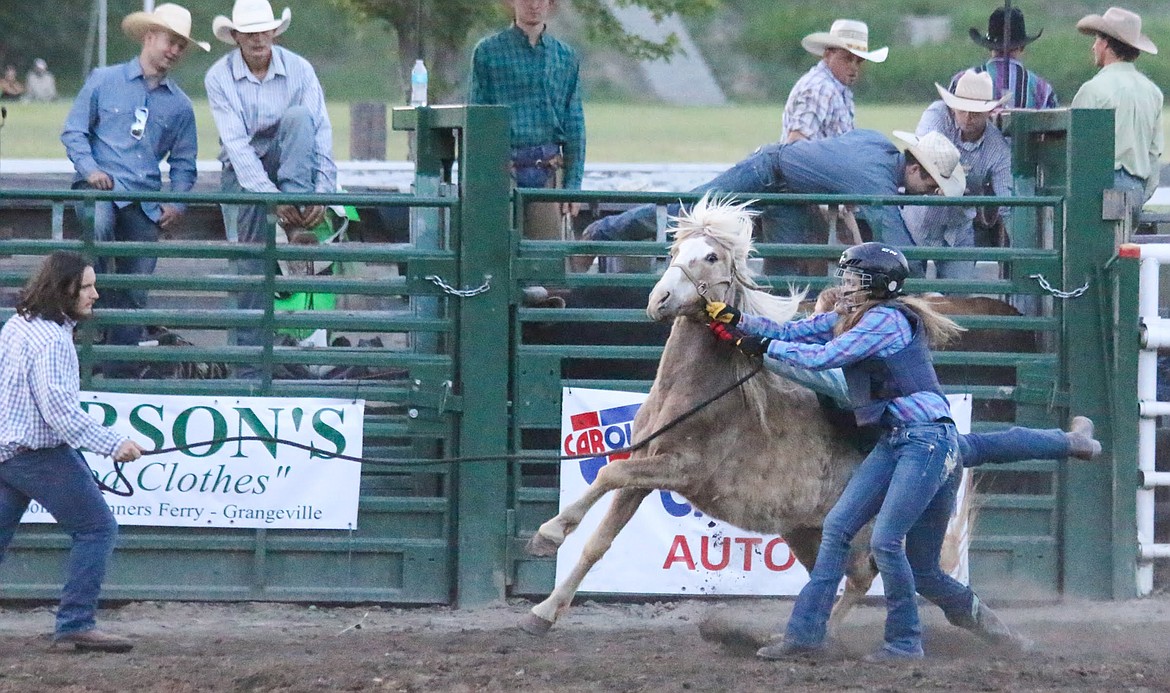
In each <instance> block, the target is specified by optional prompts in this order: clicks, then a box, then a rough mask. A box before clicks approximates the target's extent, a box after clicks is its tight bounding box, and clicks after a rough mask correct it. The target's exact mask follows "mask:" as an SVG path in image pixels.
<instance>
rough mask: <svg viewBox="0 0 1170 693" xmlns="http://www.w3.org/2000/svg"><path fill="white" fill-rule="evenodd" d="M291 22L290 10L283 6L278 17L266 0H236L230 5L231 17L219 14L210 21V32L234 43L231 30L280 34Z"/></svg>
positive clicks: (218, 37) (246, 32)
mask: <svg viewBox="0 0 1170 693" xmlns="http://www.w3.org/2000/svg"><path fill="white" fill-rule="evenodd" d="M291 22H292V10H290V9H289V8H287V7H286V8H284V12H281V13H280V19H277V18H276V16H275V15H274V14H273V13H272V3H270V2H268V0H236V4H235V5H233V6H232V18H231V19H228V18H227V17H225V16H223V15H219V16H218V17H216V18H215V20H214V21H212V22H211V33H213V34H215V38H217V39H219V40H220V41H223V42H224V43H226V44H229V45H232V46H234V45H236V40H235V39H233V38H232V32H233V31H238V32H240V33H241V34H258V33H260V32H262V31H271V30H273V29H275V30H276V35H277V36H280V35H281V34H283V33H284V32H285V30H287V29H288V25H289V23H291Z"/></svg>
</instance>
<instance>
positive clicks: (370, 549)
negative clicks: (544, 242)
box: [0, 190, 507, 604]
mask: <svg viewBox="0 0 1170 693" xmlns="http://www.w3.org/2000/svg"><path fill="white" fill-rule="evenodd" d="M111 194H112V193H101V192H93V191H90V192H80V193H79V192H74V191H25V190H21V191H15V190H0V198H3V199H5V200H27V199H35V200H52V201H53V205H54V209H56V208H57V207H59V206H61V205H62V201H67V203H68V204H71V203H73V202H76V201H79V200H80V201H82V202H85V201H90V202H92V200H95V199H113V198H111V197H110V196H111ZM118 195H119V199H121V198H123V197H133V198H134V199H138V198H142V199H146V198H148V197H155V198H158V199H169V198H170V196H169V195H164V194H157V195H155V194H141V195H129V194H126V193H119V194H118ZM295 197H299V198H300V199H299V200H284V198H283V197H281V196H276V195H274V196H271V197H265V196H255V195H234V196H217V195H214V194H212V195H199V194H193V195H187V196H185V201H188V202H189V203H191V204H193V205H195V204H200V205H211V204H215V203H217V202H218V201H220V200H222V199H226V200H228V201H232V202H257V201H263V202H270V201H273V200H276V199H281V200H283V201H296V202H299V203H301V204H319V203H322V202H326V201H329V202H334V201H338V202H347V203H353V204H361V205H364V206H378V205H394V206H407V207H411V208H425V209H430V210H434V211H435V214H436V215H439V216H449V215H451V212H449V211H447V210H457V209H458V207H459V199H458V198H457V197H455V196H448V197H440V196H438V195H430V196H426V195H416V196H407V195H400V194H393V195H348V194H347V195H337V196H295ZM503 197H504V198H505V200H506V195H505V196H503ZM454 216H456V217H457V214H456V215H454ZM503 219H504V220H505V222H506V219H507V217H506V216H504V217H503ZM57 230H59V227H58V229H57ZM52 233H53V234H55V235H56V236H57V238H58V240H30V239H20V238H17V239H11V240H5V241H0V254H3V255H7V256H9V257H8V259H6V260H5V263H4V267H3V268H0V297H2V299H0V305H9V306H10V305H12V304H13V299H14V296H15V291H16V289H17V288H18V287H19V286H21V285H22V284H23V282H24V281H25V279H26V278H27V276H28V274H29V272H30V271H31V270H32V269H33V268H34V267H35V266H36V264H37V263H38V262H39V258H40V257H41V256H43V255H45V254H47V253H49V252H51V251H52V250H54V249H57V248H69V249H76V250H82V251H84V252H87V253H89V254H91V255H93V256H114V255H119V256H121V255H138V256H156V257H160V258H162V259H161V260H160V264H159V268H158V270H156V273H155V274H154V275H153V276H145V277H139V276H134V277H132V276H122V275H117V276H114V275H102V276H101V277H100V278H99V285H100V287H102V288H107V287H117V288H141V289H149V290H150V291H151V296H152V305H155V304H157V305H158V306H159V307H152V308H150V309H146V310H140V311H133V310H118V311H115V310H99V311H97V313H96V316H95V319H94V320H93V321H90V322H89V323H87V324H86V325H85V327H84V328H83V329H81V330H79V342H78V350H79V356H80V361H81V364H82V373H83V387H85V388H87V389H90V390H98V391H113V392H126V393H137V394H141V395H142V396H143V398H144V399H149V398H150V397H151V396H153V395H156V394H186V395H190V394H205V395H215V396H232V395H257V396H288V397H342V398H350V397H353V398H361V399H364V400H366V420H365V422H364V424H365V425H364V430H365V440H364V454H365V455H366V456H367V457H377V458H388V459H393V460H399V461H401V464H400V465H399V466H394V467H383V466H370V465H367V466H366V467H365V468H364V470H363V474H362V477H361V488H360V493H359V498H360V500H359V507H358V526H357V528H356V529H353V530H352V531H332V530H330V531H324V530H319V531H308V530H237V529H188V528H167V527H140V526H127V527H123V528H122V532H121V534H120V539H119V546H118V550H117V552H116V554H115V558H114V560H113V562H112V564H111V570H110V574H109V576H108V579H107V581H106V585H105V589H104V591H103V595H104V596H105V597H106V598H108V599H225V600H278V601H329V602H360V601H385V602H394V603H404V604H407V603H423V604H434V603H440V604H446V603H452V602H453V601H454V599H455V594H456V591H457V585H456V574H455V570H454V568H455V561H454V558H453V556H454V546H455V537H456V534H455V531H456V522H455V508H454V500H455V498H456V496H457V494H456V491H455V480H454V477H453V475H452V474H451V472H450V470H449V469H447V468H446V467H444V466H441V465H440V466H431V467H424V468H420V467H417V466H414V464H413V463H415V462H418V461H422V460H427V459H432V458H436V457H442V456H444V455H447V454H449V453H450V452H451V451H454V450H457V449H458V448H459V434H458V430H459V421H458V417H459V414H460V411H461V410H462V409H463V407H464V399H463V397H462V395H461V393H459V392H457V391H456V390H455V389H454V387H453V385H452V383H453V382H454V381H455V380H456V373H457V366H456V360H457V351H456V346H457V344H458V343H459V339H458V337H459V335H458V325H459V322H458V319H457V318H458V316H456V315H455V314H454V311H455V310H456V306H455V304H454V303H452V302H451V301H450V300H449V299H448V298H447V297H446V295H445V294H444V293H443V291H442V290H441V289H440V288H439V287H438V286H436V285H435V284H434V282H433V281H431V280H430V279H428V277H430V276H445V277H449V278H451V279H452V280H454V281H458V278H459V271H460V263H459V253H458V252H457V250H456V249H455V248H454V247H453V246H452V245H451V244H450V243H449V242H448V240H447V239H445V238H444V239H440V240H441V241H442V242H441V243H435V244H433V245H432V246H429V247H419V246H418V245H417V244H390V243H361V244H358V243H341V244H336V245H319V246H318V245H314V246H293V245H284V244H276V243H275V241H274V237H273V236H272V235H271V234H270V236H269V239H268V243H267V244H265V245H260V246H241V245H237V244H232V243H226V242H207V241H197V242H190V241H174V240H164V241H160V242H158V243H152V244H136V243H117V242H107V243H101V242H95V241H94V240H93V239H92V238H87V237H84V232H83V236H82V237H81V238H74V237H71V236H70V235H69V234H64V233H56V231H53V232H52ZM44 235H50V234H44ZM242 257H259V258H262V259H263V260H265V271H264V273H263V274H262V275H255V276H239V275H237V274H235V272H234V270H233V269H232V267H231V264H230V263H231V262H233V261H234V260H235V259H238V258H242ZM312 261H316V262H318V263H324V264H329V263H332V264H333V265H334V268H335V269H336V268H353V267H357V268H358V269H356V270H352V272H351V273H350V274H345V273H338V272H336V271H335V272H334V273H333V274H332V275H329V276H325V275H320V276H319V275H313V274H306V275H303V276H293V275H282V274H278V272H281V271H283V270H280V269H278V268H279V267H280V266H281V263H296V262H300V263H309V262H312ZM241 290H260V291H264V292H265V293H266V294H267V295H271V296H274V297H275V295H276V294H277V292H280V293H281V294H284V295H287V294H290V293H295V292H307V293H314V292H319V293H328V294H331V295H336V296H338V297H339V298H340V299H345V300H346V301H348V303H347V304H346V305H344V306H342V305H338V306H337V307H336V309H335V310H332V311H322V310H293V311H287V312H278V311H276V310H274V308H273V306H272V305H271V304H272V302H271V301H269V302H268V304H269V305H266V306H264V308H263V309H262V310H259V311H243V310H236V309H234V308H232V306H231V303H230V294H231V292H234V291H241ZM416 298H421V299H425V300H427V301H429V302H430V304H431V305H432V306H433V308H434V310H433V311H431V312H430V313H426V314H422V313H418V312H416V311H412V310H411V309H410V302H411V301H412V300H415V299H416ZM11 315H12V310H11V308H8V309H2V308H0V319H7V318H8V317H10V316H11ZM114 324H131V325H148V326H153V325H165V326H166V327H167V329H168V330H169V331H176V332H178V333H180V334H182V335H184V336H188V337H191V338H192V340H191V341H192V342H193V344H192V345H191V346H173V347H154V348H148V347H143V346H110V345H105V344H100V343H95V337H96V335H97V334H98V332H100V330H102V329H103V328H104V327H106V326H109V325H114ZM503 324H506V322H505V323H503ZM257 325H259V326H262V327H263V328H264V330H263V331H264V339H263V345H262V346H255V347H245V346H234V345H232V341H231V339H230V336H229V330H231V329H234V328H241V327H253V326H257ZM315 329H325V330H328V331H329V333H330V334H331V335H332V336H344V337H348V338H350V339H351V340H352V341H353V342H354V343H353V344H351V345H350V346H342V345H335V346H330V347H328V348H320V347H314V348H310V347H302V346H298V345H288V346H285V345H284V343H283V342H281V343H277V338H278V336H279V335H281V334H282V333H284V332H286V331H303V330H315ZM503 329H506V328H503ZM375 337H376V338H378V339H381V340H382V342H381V343H380V344H374V345H369V344H367V345H363V344H360V343H358V342H359V340H361V339H363V338H375ZM424 337H425V338H424ZM114 361H129V362H133V363H136V364H139V365H141V366H143V367H150V368H158V369H160V371H159V373H156V374H149V375H144V376H143V377H141V378H133V379H127V378H112V377H108V376H105V375H102V374H101V373H100V370H99V367H100V364H103V363H109V362H114ZM195 363H201V364H207V363H223V364H226V365H229V366H230V365H232V364H247V365H256V366H259V367H260V369H261V370H262V372H263V374H262V377H260V378H234V377H229V378H225V379H214V380H203V379H191V376H190V375H187V376H186V377H172V374H169V373H167V374H162V370H165V369H168V368H172V367H174V366H175V365H176V364H195ZM295 369H318V370H316V371H307V372H305V373H299V374H297V375H289V372H291V371H293V370H295ZM340 369H347V372H346V373H343V375H345V376H346V377H345V378H344V379H335V378H334V377H332V376H331V377H326V376H325V375H323V373H325V372H326V371H330V370H333V371H337V370H340ZM68 546H69V542H68V539H67V538H66V537H65V536H63V535H62V534H61V533H60V532H59V531H57V529H56V527H55V526H53V525H46V526H27V527H22V528H21V531H20V532H18V534H17V538H16V540H15V541H14V542H13V544H12V546H11V548H10V551H9V553H8V555H7V556H6V560H5V562H4V564H3V565H2V566H0V580H2V581H3V583H4V585H5V595H6V596H8V597H10V598H28V599H54V598H56V596H57V595H58V594H59V591H60V585H59V575H60V564H61V561H62V559H63V556H64V554H65V552H66V551H67V549H68ZM500 554H501V555H502V554H503V551H502V550H501V551H500Z"/></svg>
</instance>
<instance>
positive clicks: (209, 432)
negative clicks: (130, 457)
mask: <svg viewBox="0 0 1170 693" xmlns="http://www.w3.org/2000/svg"><path fill="white" fill-rule="evenodd" d="M144 400H148V401H144ZM81 406H82V408H83V409H85V410H86V411H87V412H88V413H89V414H90V415H91V416H93V417H94V418H95V419H97V420H98V421H100V422H102V423H103V424H105V425H107V426H110V427H112V428H113V429H114V430H116V431H118V432H119V433H123V434H125V435H126V436H127V437H129V438H132V439H133V440H135V441H136V442H138V443H139V444H140V445H142V446H143V447H144V448H146V449H147V450H160V449H163V448H171V447H176V446H178V447H182V446H184V445H190V444H193V443H202V442H204V441H212V442H210V443H209V444H207V445H198V446H196V447H193V448H191V449H189V450H182V451H177V452H169V453H162V454H158V455H144V456H143V457H141V458H140V459H138V460H137V461H134V462H129V463H127V464H126V465H125V466H124V467H123V474H124V475H125V477H126V479H127V480H128V481H129V483H130V486H131V488H132V490H133V492H134V493H133V495H131V496H129V497H121V496H117V495H113V494H110V493H106V494H105V499H106V502H107V503H108V504H109V506H110V509H111V510H112V511H113V513H114V516H115V517H116V518H117V520H118V524H120V525H150V526H156V527H235V528H252V529H260V528H263V529H356V528H357V510H358V493H359V489H360V486H361V465H360V464H359V463H357V462H347V461H342V460H336V459H331V457H330V456H331V455H336V454H344V455H349V456H352V457H361V455H362V419H363V414H364V411H365V402H364V401H361V400H335V399H309V398H292V399H285V398H276V397H187V396H174V395H140V394H136V395H129V394H119V393H112V392H82V393H81ZM236 436H257V437H263V438H281V439H285V440H290V441H293V442H296V443H300V444H302V445H305V446H308V447H309V448H310V450H302V449H300V448H295V447H292V446H289V445H277V444H275V443H263V442H256V441H247V442H239V441H233V442H222V439H224V438H230V437H236ZM216 441H219V442H216ZM84 456H85V459H86V461H87V462H88V463H89V465H90V467H91V468H92V469H93V471H94V474H96V475H97V477H98V478H99V479H100V480H101V481H102V482H103V483H104V484H105V485H107V486H110V487H112V488H114V489H116V490H118V491H123V492H124V491H125V490H126V485H125V482H123V481H120V480H119V479H118V478H117V475H116V474H115V473H114V468H113V461H112V460H111V459H110V458H108V457H102V456H100V455H96V454H94V453H91V452H85V453H84ZM23 521H24V522H52V521H53V518H52V516H51V515H50V514H49V513H48V512H47V511H46V510H45V509H44V508H43V507H41V506H40V505H39V504H37V503H36V502H35V501H34V502H33V503H32V504H31V505H30V506H29V510H28V512H26V513H25V515H24V518H23Z"/></svg>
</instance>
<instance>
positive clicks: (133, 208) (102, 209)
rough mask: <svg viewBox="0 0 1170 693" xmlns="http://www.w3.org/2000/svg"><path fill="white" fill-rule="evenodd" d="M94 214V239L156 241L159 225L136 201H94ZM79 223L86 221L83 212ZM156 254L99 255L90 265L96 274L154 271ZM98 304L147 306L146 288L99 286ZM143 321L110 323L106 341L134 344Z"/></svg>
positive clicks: (133, 306) (129, 306) (119, 306)
mask: <svg viewBox="0 0 1170 693" xmlns="http://www.w3.org/2000/svg"><path fill="white" fill-rule="evenodd" d="M93 212H94V215H93V222H92V223H93V239H94V240H95V241H130V242H138V243H143V242H149V243H156V242H158V234H159V227H158V224H156V223H155V222H154V220H153V219H151V218H150V217H148V216H146V212H144V211H142V206H141V205H139V204H138V203H134V204H131V205H127V206H125V207H117V206H116V205H115V204H114V203H113V202H96V203H95V204H94V210H93ZM79 216H80V218H81V219H82V223H83V224H86V223H88V222H89V219H88V216H87V215H86V214H85V213H84V212H80V213H79ZM157 264H158V258H153V257H99V258H96V259H95V260H94V264H93V269H94V272H96V273H98V274H154V268H155V266H156V265H157ZM100 293H101V298H100V299H98V303H97V307H98V308H117V309H141V308H145V307H146V300H147V292H146V290H145V289H102V290H101V292H100ZM144 332H145V328H144V327H143V326H142V325H111V326H110V327H108V328H106V344H122V345H133V344H138V343H139V342H141V341H142V339H143V334H144Z"/></svg>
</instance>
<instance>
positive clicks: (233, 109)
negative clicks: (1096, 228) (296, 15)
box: [203, 0, 337, 376]
mask: <svg viewBox="0 0 1170 693" xmlns="http://www.w3.org/2000/svg"><path fill="white" fill-rule="evenodd" d="M291 22H292V11H291V10H289V9H288V8H287V7H286V8H284V11H283V12H282V13H281V16H280V18H279V19H277V18H276V16H275V15H274V14H273V12H272V5H271V4H269V2H268V0H236V3H235V5H234V6H233V7H232V16H231V18H230V19H229V18H227V17H224V16H218V17H216V18H215V21H214V22H213V23H212V30H213V32H214V33H215V37H216V38H217V39H219V40H220V41H222V42H224V43H226V44H229V45H231V46H235V49H234V50H232V51H230V52H229V53H228V54H227V55H225V56H223V57H222V58H220V59H219V60H217V61H215V64H214V65H212V66H211V67H210V68H209V69H208V70H207V75H206V76H205V77H204V80H203V83H204V86H206V88H207V102H208V105H210V106H211V114H212V116H213V117H214V119H215V126H216V128H217V129H218V130H219V141H220V145H221V149H220V153H219V160H220V161H221V162H223V177H222V179H221V180H222V183H221V188H222V190H223V191H224V192H233V193H236V192H253V193H280V192H285V193H335V192H337V165H336V164H335V163H334V162H333V126H332V125H331V124H330V122H329V114H328V113H327V112H326V110H325V92H324V90H323V89H322V88H321V82H320V81H318V79H317V73H316V72H315V71H314V70H313V66H312V65H310V64H309V62H308V61H307V60H305V59H304V58H302V57H301V56H299V55H297V54H296V53H293V52H292V51H290V50H288V49H286V48H284V47H282V46H278V45H276V44H275V43H274V41H275V39H276V37H277V36H280V35H281V34H283V33H284V32H285V31H286V30H288V27H289V24H290V23H291ZM275 208H276V220H277V222H278V223H279V224H280V225H281V227H283V228H284V230H285V232H286V233H287V234H288V235H289V236H290V237H291V236H292V235H293V233H294V231H295V230H300V229H312V228H314V227H316V226H317V225H318V224H320V223H321V221H322V220H323V219H324V218H325V207H323V206H321V205H312V206H308V207H302V206H297V205H286V204H278V205H275ZM223 216H224V226H225V228H226V229H227V233H228V238H229V240H232V241H238V242H240V243H263V242H264V241H265V239H266V238H267V236H268V233H269V230H270V228H271V227H270V226H269V223H268V208H267V206H265V205H224V206H223ZM264 267H265V261H264V260H259V259H257V260H252V259H248V260H239V261H238V262H237V269H238V271H239V272H240V274H246V275H262V274H264ZM271 300H272V295H271V294H267V295H265V294H264V293H262V292H248V293H243V294H240V295H239V296H237V302H238V307H239V308H244V309H249V310H261V309H262V308H263V307H264V305H265V302H267V301H271ZM235 341H236V343H237V344H240V345H246V346H257V345H259V344H260V331H259V329H258V328H249V329H246V330H244V329H241V330H239V331H238V332H237V333H236V336H235ZM238 374H239V375H243V376H247V375H252V374H253V371H252V370H251V369H242V370H241V371H240V372H239V373H238Z"/></svg>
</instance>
